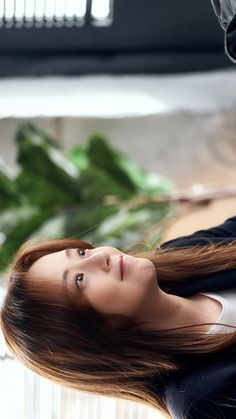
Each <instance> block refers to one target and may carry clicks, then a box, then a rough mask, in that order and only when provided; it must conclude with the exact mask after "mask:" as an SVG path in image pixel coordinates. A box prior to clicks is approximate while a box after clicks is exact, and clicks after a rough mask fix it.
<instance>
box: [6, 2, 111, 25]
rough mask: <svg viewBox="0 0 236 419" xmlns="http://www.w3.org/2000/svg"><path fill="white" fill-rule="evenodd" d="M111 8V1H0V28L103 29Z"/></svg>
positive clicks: (109, 21)
mask: <svg viewBox="0 0 236 419" xmlns="http://www.w3.org/2000/svg"><path fill="white" fill-rule="evenodd" d="M112 6H113V1H112V0H35V1H32V0H0V26H1V27H5V28H13V27H15V28H22V27H26V28H32V27H36V28H42V27H53V26H55V27H63V26H64V27H72V26H82V25H84V24H86V23H88V22H89V23H91V24H93V25H100V26H102V25H103V26H104V25H108V24H111V23H112V12H113V7H112Z"/></svg>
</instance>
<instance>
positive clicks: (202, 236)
mask: <svg viewBox="0 0 236 419" xmlns="http://www.w3.org/2000/svg"><path fill="white" fill-rule="evenodd" d="M232 240H236V216H235V217H232V218H229V219H228V220H226V221H225V222H224V223H223V224H221V225H219V226H217V227H213V228H210V229H208V230H199V231H197V232H196V233H194V234H192V235H190V236H182V237H178V238H177V239H174V240H169V241H168V242H165V243H163V244H161V245H160V248H161V249H164V248H169V247H174V248H175V247H183V246H194V245H199V244H200V245H204V244H206V243H208V242H209V241H211V242H220V243H227V242H229V241H232ZM235 286H236V269H229V270H224V271H220V272H216V273H214V274H210V275H207V276H204V277H202V278H198V280H197V281H196V279H194V280H191V281H189V282H188V283H187V284H184V285H179V286H178V287H175V288H174V289H172V290H171V294H175V295H179V296H182V297H184V296H189V295H192V294H195V293H198V292H211V291H212V292H216V291H217V290H225V289H230V288H234V287H235ZM165 396H166V401H167V405H168V408H169V411H170V413H171V415H172V417H173V418H174V419H183V418H187V419H202V418H208V419H209V418H213V419H218V418H219V419H221V418H222V419H223V418H225V419H228V418H230V419H231V418H232V419H233V418H234V419H236V356H235V355H230V356H229V355H228V354H227V356H226V357H225V359H224V357H223V359H221V360H220V361H217V362H216V361H215V362H214V363H212V364H209V365H208V366H207V367H206V366H204V367H202V368H198V369H196V370H194V369H193V371H192V372H191V373H188V374H185V375H184V376H183V375H182V376H180V377H179V378H175V379H173V380H172V381H170V382H169V383H168V385H166V391H165Z"/></svg>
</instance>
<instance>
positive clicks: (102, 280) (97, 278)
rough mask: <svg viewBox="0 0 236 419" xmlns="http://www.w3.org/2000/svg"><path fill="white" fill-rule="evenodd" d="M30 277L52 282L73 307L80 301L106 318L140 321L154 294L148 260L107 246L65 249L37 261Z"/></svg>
mask: <svg viewBox="0 0 236 419" xmlns="http://www.w3.org/2000/svg"><path fill="white" fill-rule="evenodd" d="M29 273H30V276H31V277H35V278H37V277H40V278H41V279H40V280H42V281H43V280H44V279H48V278H52V281H57V283H58V287H61V289H62V291H63V292H65V293H66V292H67V291H68V290H69V291H70V293H71V294H72V296H73V297H72V298H73V299H74V301H75V303H77V302H78V304H79V302H80V299H81V295H82V296H83V299H85V301H87V302H88V303H90V304H91V305H92V307H93V308H94V309H95V310H96V311H98V312H99V313H102V314H104V315H107V317H109V314H115V315H119V316H122V317H123V316H124V317H126V318H127V317H128V318H131V319H133V320H140V319H141V318H142V314H143V312H144V311H145V309H146V308H147V307H148V304H149V301H150V300H152V299H153V296H154V295H155V293H156V292H157V289H158V287H157V279H156V271H155V267H154V265H153V263H152V262H151V261H149V260H148V259H143V258H137V257H133V256H130V255H126V254H125V253H122V252H121V251H120V250H118V249H115V248H113V247H109V246H103V247H97V248H95V249H87V250H83V249H75V248H73V249H72V248H71V249H67V250H61V251H58V252H54V253H50V254H48V255H46V256H43V257H41V258H40V259H38V260H37V261H36V262H35V263H34V264H33V265H32V266H31V268H30V269H29Z"/></svg>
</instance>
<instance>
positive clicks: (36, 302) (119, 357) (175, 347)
mask: <svg viewBox="0 0 236 419" xmlns="http://www.w3.org/2000/svg"><path fill="white" fill-rule="evenodd" d="M66 248H82V249H88V248H93V246H92V245H91V244H90V243H87V242H84V241H81V240H77V239H60V240H51V241H47V242H41V243H40V242H39V243H36V244H35V243H34V244H32V242H27V243H26V244H25V245H23V246H22V247H21V248H20V249H19V251H18V252H17V254H16V255H15V257H14V260H13V262H12V270H11V274H10V278H9V285H8V291H7V294H6V297H5V300H4V303H3V305H2V309H1V326H2V331H3V334H4V336H5V340H6V343H7V345H8V347H9V349H10V350H11V351H12V353H13V354H14V355H15V356H16V358H18V359H19V360H20V361H22V362H23V363H24V364H25V365H26V366H27V367H29V368H30V369H31V370H33V371H34V372H36V373H38V374H40V375H41V376H43V377H45V378H48V379H50V380H52V381H54V382H56V383H58V384H61V385H63V386H67V387H69V388H72V389H77V390H80V391H86V392H89V393H95V394H98V395H103V396H111V397H117V398H123V399H127V400H131V401H134V402H138V403H143V404H146V405H148V406H150V407H152V408H156V409H158V410H159V411H160V412H161V413H162V414H164V415H165V416H166V417H170V415H169V412H168V409H167V406H166V400H165V395H164V388H165V384H166V383H168V380H169V379H171V378H172V377H173V376H174V375H176V374H178V372H179V371H180V372H181V371H183V370H187V371H189V370H191V369H192V368H193V365H194V367H195V368H196V366H198V365H203V364H204V363H205V362H208V361H209V360H210V361H211V362H212V359H213V357H214V358H215V359H216V358H217V357H220V356H221V355H222V353H223V351H224V353H225V351H226V350H228V349H229V348H231V350H232V348H233V347H234V346H233V344H234V343H235V341H236V331H235V332H233V333H228V334H222V333H216V334H214V335H210V334H208V335H207V334H204V333H202V332H200V329H199V327H201V325H202V324H199V325H195V326H191V327H187V326H185V327H179V328H175V329H165V330H143V329H142V328H141V327H140V325H138V324H132V323H126V324H123V325H120V326H119V327H117V328H116V329H114V330H112V329H109V330H108V329H107V327H108V326H107V324H106V323H105V322H104V318H103V317H101V315H100V314H99V313H98V312H96V311H95V310H94V309H93V308H92V307H90V306H89V305H88V304H86V302H81V304H80V306H79V307H78V306H77V307H75V306H74V305H73V302H72V301H71V300H70V298H67V299H66V298H64V299H63V298H61V296H60V295H59V294H58V295H57V289H56V286H55V290H53V292H47V285H45V283H44V284H42V283H40V286H39V283H38V282H37V281H35V280H32V278H30V277H29V275H28V276H27V272H28V270H29V268H30V267H31V265H32V264H33V263H34V262H35V261H36V260H37V259H39V258H40V257H41V256H44V255H47V254H49V253H52V252H56V251H60V250H63V249H66ZM132 254H133V255H135V256H142V257H146V258H148V259H150V260H151V261H152V262H153V263H154V265H155V267H156V271H157V275H158V283H159V286H160V288H161V289H162V290H163V291H165V292H167V293H171V289H172V288H174V287H175V286H177V285H179V284H183V283H185V282H187V281H189V280H190V279H191V278H196V280H198V279H199V280H200V278H201V277H202V276H204V275H206V274H210V273H213V272H216V271H220V270H225V269H231V268H236V241H235V242H230V243H228V244H226V245H225V244H220V245H219V244H214V243H209V244H207V245H205V246H193V247H185V248H184V247H183V248H166V249H165V248H163V249H157V250H152V251H149V252H145V253H142V254H138V253H135V254H134V253H132ZM26 278H27V281H25V279H26ZM34 279H35V278H34ZM51 279H52V278H48V281H49V282H53V281H51ZM54 282H55V281H54ZM208 324H209V325H211V324H212V323H208ZM231 352H232V351H231ZM235 352H236V350H235ZM213 353H214V354H213Z"/></svg>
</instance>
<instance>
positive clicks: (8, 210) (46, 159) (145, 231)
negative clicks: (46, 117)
mask: <svg viewBox="0 0 236 419" xmlns="http://www.w3.org/2000/svg"><path fill="white" fill-rule="evenodd" d="M16 144H17V150H18V151H17V162H18V164H19V167H20V169H19V172H18V173H17V175H14V176H13V175H12V173H11V175H10V169H9V168H7V167H6V165H5V164H4V163H3V162H2V163H1V162H0V194H1V198H0V246H1V247H0V261H1V263H0V271H1V272H3V271H5V270H6V269H7V268H8V266H9V263H10V261H11V258H12V256H13V254H14V253H15V252H16V250H17V249H18V248H19V247H20V245H21V244H22V243H23V242H25V241H26V240H28V239H31V238H35V237H38V238H44V239H55V238H62V237H70V238H82V239H84V240H88V241H91V242H93V243H95V244H97V245H100V244H106V245H111V246H116V247H118V248H121V249H123V250H128V249H129V250H130V249H132V248H134V246H135V248H137V247H138V248H139V250H140V249H142V250H144V249H147V248H149V247H150V246H153V245H155V244H156V243H157V242H158V240H159V239H160V238H161V235H162V232H163V229H162V223H161V222H162V221H163V220H165V219H166V218H170V217H171V216H172V215H173V214H174V211H175V207H174V205H173V204H171V205H170V204H166V203H162V204H153V203H152V202H150V198H152V197H157V196H158V195H160V194H169V193H170V192H171V191H172V190H173V185H172V183H171V182H170V181H168V180H167V179H165V178H163V177H161V176H159V175H157V174H153V173H148V172H147V171H145V170H144V169H142V168H140V167H139V166H138V165H137V164H136V163H135V162H134V161H132V160H131V159H130V158H128V157H127V156H126V155H124V154H123V153H121V152H120V151H118V150H115V149H114V148H113V147H112V146H111V145H110V143H109V142H108V140H107V139H105V138H104V137H103V136H102V135H100V134H98V133H94V134H93V135H91V137H90V138H89V139H88V141H87V142H86V143H85V144H83V145H78V146H76V147H75V148H73V149H72V150H71V151H70V152H69V154H68V155H67V156H65V155H64V154H63V153H62V151H61V150H60V148H59V146H58V143H57V142H56V141H55V140H53V139H52V138H50V137H48V136H47V135H46V134H45V133H43V132H41V131H40V130H39V129H38V128H36V127H35V126H33V125H32V124H23V125H21V126H20V127H19V129H18V131H17V133H16ZM138 196H142V197H144V198H145V197H147V198H149V200H147V203H142V204H140V205H133V204H132V203H133V202H134V201H133V200H134V198H137V197H138Z"/></svg>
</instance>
